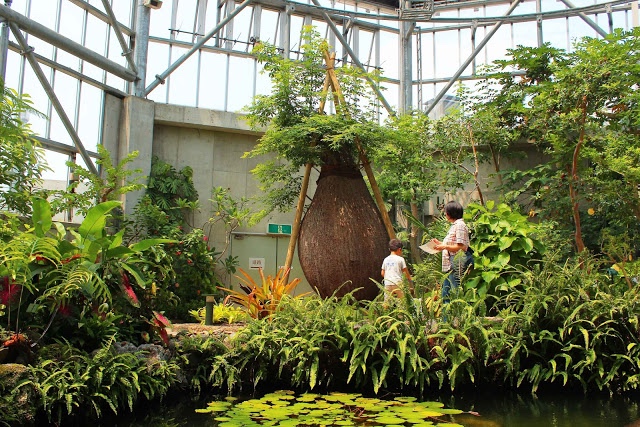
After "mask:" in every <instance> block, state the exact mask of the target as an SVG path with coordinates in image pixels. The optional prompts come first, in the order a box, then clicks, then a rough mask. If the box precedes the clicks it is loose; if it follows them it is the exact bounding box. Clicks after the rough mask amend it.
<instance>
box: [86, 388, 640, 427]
mask: <svg viewBox="0 0 640 427" xmlns="http://www.w3.org/2000/svg"><path fill="white" fill-rule="evenodd" d="M219 398H220V397H219ZM211 400H215V396H205V397H202V398H200V399H196V400H187V399H185V398H184V397H179V396H173V397H169V398H165V399H164V400H163V401H162V402H160V403H155V404H148V405H144V406H140V407H138V408H137V409H136V411H135V412H134V413H132V414H126V415H122V416H119V417H115V418H109V419H104V420H101V421H100V422H99V423H96V424H95V426H96V427H106V426H110V427H111V426H117V427H143V426H145V427H146V426H154V427H204V426H206V427H215V426H216V425H217V424H216V422H215V421H214V420H213V416H212V415H210V414H197V413H195V410H196V409H198V408H204V407H206V405H207V403H208V402H210V401H211ZM425 400H439V401H442V402H443V403H444V404H445V406H446V407H448V408H456V409H461V410H463V411H475V412H478V413H479V414H480V415H479V416H473V415H470V414H462V415H456V416H455V417H454V419H453V421H455V422H457V423H459V424H462V425H464V426H466V427H547V426H549V427H640V395H634V396H624V397H619V396H617V397H614V398H611V399H610V398H609V397H608V396H601V395H598V396H593V395H590V396H588V397H585V396H584V395H583V394H574V393H545V394H540V395H538V396H537V397H534V396H531V395H523V394H516V393H492V392H490V391H487V392H483V393H464V394H457V395H455V396H450V397H442V396H441V397H440V398H438V397H435V396H430V397H429V398H428V399H425Z"/></svg>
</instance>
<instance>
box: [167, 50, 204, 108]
mask: <svg viewBox="0 0 640 427" xmlns="http://www.w3.org/2000/svg"><path fill="white" fill-rule="evenodd" d="M187 51H188V50H187V49H184V48H180V47H176V46H174V47H173V48H172V49H171V63H174V62H175V61H176V60H177V59H178V58H180V57H181V56H182V55H184V54H185V53H186V52H187ZM197 73H198V55H196V54H193V55H191V56H190V57H189V58H188V59H187V60H186V61H185V62H183V63H182V64H181V65H180V66H179V67H178V68H177V69H176V70H175V71H174V72H173V73H171V75H170V76H169V77H168V80H167V83H168V89H169V95H168V97H167V102H168V103H169V104H178V105H191V106H195V103H196V83H197Z"/></svg>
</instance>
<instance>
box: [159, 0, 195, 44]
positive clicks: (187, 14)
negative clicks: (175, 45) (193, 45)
mask: <svg viewBox="0 0 640 427" xmlns="http://www.w3.org/2000/svg"><path fill="white" fill-rule="evenodd" d="M176 8H177V9H176V23H175V28H172V30H176V31H175V32H174V36H175V38H176V40H182V41H186V42H193V41H194V38H195V36H194V34H193V33H194V32H195V28H196V26H195V19H196V2H195V1H193V0H192V1H184V0H183V1H178V4H177V5H176ZM160 10H162V9H160Z"/></svg>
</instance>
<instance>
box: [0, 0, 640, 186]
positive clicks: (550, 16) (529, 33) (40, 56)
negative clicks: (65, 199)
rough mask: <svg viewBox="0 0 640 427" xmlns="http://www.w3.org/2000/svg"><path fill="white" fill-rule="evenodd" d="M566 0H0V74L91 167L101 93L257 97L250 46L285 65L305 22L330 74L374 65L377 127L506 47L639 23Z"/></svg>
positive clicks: (607, 5)
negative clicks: (330, 64)
mask: <svg viewBox="0 0 640 427" xmlns="http://www.w3.org/2000/svg"><path fill="white" fill-rule="evenodd" d="M573 1H574V2H575V4H574V3H573V2H572V1H570V0H560V2H557V1H555V0H512V1H511V2H508V1H507V0H484V1H482V0H458V1H443V0H403V1H402V2H401V4H400V5H398V6H399V7H393V6H392V5H391V3H390V0H379V1H378V2H375V1H372V2H359V1H355V0H344V2H340V3H338V2H336V0H310V1H309V2H308V3H302V2H298V1H289V0H243V1H242V2H240V1H235V0H165V1H164V3H163V5H162V8H161V9H159V10H153V9H150V8H149V7H146V6H145V5H144V1H143V0H129V1H126V0H117V1H116V0H99V1H98V0H49V1H47V2H42V1H37V0H13V1H11V0H4V5H2V4H0V77H2V78H3V79H4V80H5V81H6V83H7V85H9V86H11V87H14V88H16V89H17V90H18V91H19V92H21V93H29V94H31V95H32V96H33V98H34V102H35V104H36V108H37V109H39V110H40V111H43V112H45V113H46V114H47V116H48V119H46V120H43V121H39V122H38V121H36V122H34V123H32V127H33V130H34V131H35V132H36V133H37V134H39V139H40V141H41V142H42V144H43V146H44V147H45V148H47V149H48V150H51V151H52V152H55V153H63V154H64V155H66V156H68V158H69V159H75V158H76V155H77V154H79V155H80V157H81V159H82V160H83V162H84V163H85V164H86V166H87V167H88V168H89V169H90V170H92V171H94V172H95V173H97V172H98V171H97V169H96V167H95V164H94V163H95V158H96V151H97V150H96V149H95V147H96V146H97V144H99V143H100V140H101V132H102V131H101V129H102V123H101V120H102V116H103V99H104V94H105V93H108V94H112V95H115V96H118V97H123V98H124V97H126V96H130V95H131V96H139V97H146V98H149V99H151V100H153V101H155V102H166V103H180V104H188V105H192V106H196V107H203V108H213V109H222V110H226V111H235V110H238V109H239V108H240V107H242V106H244V105H247V104H248V103H249V102H250V100H251V98H252V97H253V96H255V95H256V94H258V93H264V92H265V91H267V90H269V87H268V84H266V83H265V81H264V79H263V78H261V77H260V74H259V71H260V66H259V64H258V63H257V62H256V60H255V58H254V57H253V56H252V55H251V47H252V46H253V44H255V43H256V42H257V41H261V40H266V41H269V42H272V43H275V44H277V45H278V46H279V47H280V49H281V51H282V54H283V55H285V56H289V57H292V58H296V57H298V55H299V49H300V42H301V41H300V30H301V28H302V26H304V25H313V26H315V27H316V28H317V29H318V31H319V32H320V33H321V34H324V36H325V37H326V38H327V39H328V40H329V42H330V44H332V45H333V46H334V47H335V50H336V53H337V55H336V57H337V58H338V59H337V60H336V62H337V63H338V66H340V65H341V64H344V63H349V64H351V65H353V66H357V67H360V68H362V69H365V70H371V69H380V70H383V71H384V74H383V79H382V82H381V83H376V82H374V81H370V84H371V85H372V87H373V89H374V90H375V91H376V92H377V94H378V97H379V102H380V107H381V108H380V109H379V116H380V119H381V120H382V119H384V118H385V117H386V116H387V115H393V114H396V112H403V111H408V110H411V109H421V110H424V111H426V112H428V113H429V112H432V111H433V110H434V108H435V107H436V106H437V105H438V104H439V103H440V102H441V101H442V99H443V98H445V96H446V95H447V94H450V91H451V88H452V87H453V85H454V84H455V83H456V82H458V81H469V80H473V79H476V78H478V76H477V74H476V73H477V71H476V70H477V68H478V66H479V65H481V64H487V63H489V62H491V60H493V59H496V57H500V55H503V54H504V53H505V51H506V49H507V48H511V47H515V46H516V45H517V44H530V45H540V44H542V43H543V42H544V41H547V42H551V43H552V44H554V45H556V46H558V47H563V48H565V49H571V41H572V39H573V38H576V37H579V36H582V35H590V36H597V37H605V36H606V35H607V34H608V33H610V32H611V31H613V29H614V28H625V29H629V28H631V27H633V26H637V25H638V0H580V1H579V0H573ZM36 3H38V4H37V6H36ZM45 5H46V6H45ZM178 6H179V7H178ZM43 7H45V8H48V11H44V10H40V9H38V8H43ZM43 14H46V15H43ZM67 15H69V19H67ZM43 16H44V17H45V18H46V19H42V18H43ZM78 17H80V18H81V19H80V20H79V21H78V20H77V19H74V18H78ZM43 21H45V22H43ZM67 21H72V22H74V24H73V25H76V26H77V27H78V28H77V29H73V28H70V27H71V26H70V24H69V22H67ZM78 22H81V24H80V23H78ZM154 24H155V25H154ZM478 40H479V41H478ZM27 64H28V67H27ZM247 80H249V81H247ZM36 83H37V85H35V84H36ZM212 94H213V95H212ZM88 97H93V98H91V100H92V102H87V99H89V98H88ZM425 98H426V99H429V101H426V102H425V100H424V99H425ZM96 100H98V101H99V102H95V101H96ZM87 117H90V118H87ZM62 128H63V129H64V131H65V132H62V133H61V132H60V129H62ZM87 140H89V141H90V142H89V143H88V145H87ZM87 147H88V149H87ZM65 172H66V171H65ZM66 175H68V173H66Z"/></svg>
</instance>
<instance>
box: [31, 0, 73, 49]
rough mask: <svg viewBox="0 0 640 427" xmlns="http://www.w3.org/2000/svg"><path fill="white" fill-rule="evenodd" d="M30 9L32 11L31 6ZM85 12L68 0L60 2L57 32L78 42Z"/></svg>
mask: <svg viewBox="0 0 640 427" xmlns="http://www.w3.org/2000/svg"><path fill="white" fill-rule="evenodd" d="M38 3H39V2H38ZM36 9H37V7H36ZM31 10H32V11H33V8H32V9H31ZM85 13H86V12H85V11H84V10H83V9H80V8H79V7H77V6H75V5H74V4H72V3H70V2H68V1H65V2H62V10H61V12H60V31H59V33H60V34H61V35H63V36H65V37H68V38H70V39H71V40H73V41H76V42H80V40H81V37H82V22H83V20H84V14H85Z"/></svg>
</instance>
